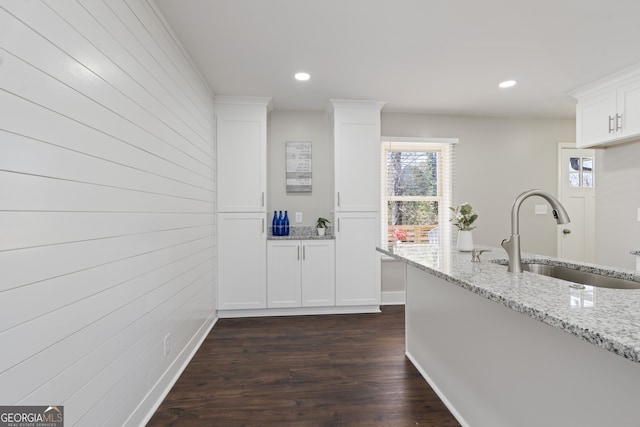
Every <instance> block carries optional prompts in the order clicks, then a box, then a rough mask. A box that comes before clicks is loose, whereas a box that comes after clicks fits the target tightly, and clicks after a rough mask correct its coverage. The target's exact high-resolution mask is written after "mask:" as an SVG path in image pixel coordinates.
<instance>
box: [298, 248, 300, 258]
mask: <svg viewBox="0 0 640 427" xmlns="http://www.w3.org/2000/svg"><path fill="white" fill-rule="evenodd" d="M298 260H300V246H298Z"/></svg>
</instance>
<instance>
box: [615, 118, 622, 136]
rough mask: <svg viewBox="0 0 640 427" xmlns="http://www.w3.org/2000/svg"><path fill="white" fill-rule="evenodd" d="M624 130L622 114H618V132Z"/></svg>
mask: <svg viewBox="0 0 640 427" xmlns="http://www.w3.org/2000/svg"><path fill="white" fill-rule="evenodd" d="M620 130H622V114H616V132H617V131H620Z"/></svg>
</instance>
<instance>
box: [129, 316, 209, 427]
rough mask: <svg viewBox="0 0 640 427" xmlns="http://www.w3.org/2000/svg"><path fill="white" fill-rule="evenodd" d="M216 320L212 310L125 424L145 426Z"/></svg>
mask: <svg viewBox="0 0 640 427" xmlns="http://www.w3.org/2000/svg"><path fill="white" fill-rule="evenodd" d="M217 321H218V317H217V315H216V312H215V311H214V312H213V314H212V316H211V317H210V318H208V319H207V320H206V321H205V322H204V323H203V324H202V326H201V327H200V329H198V331H197V332H196V333H195V334H194V335H193V337H192V338H191V339H190V340H189V342H188V343H187V345H186V346H185V347H184V348H183V349H182V351H181V352H180V354H179V355H178V357H176V359H175V360H174V361H173V363H172V364H171V365H170V366H169V368H167V370H166V371H165V372H164V374H162V376H161V377H160V378H159V379H158V380H157V381H156V383H155V384H154V385H153V387H151V389H150V390H149V392H148V393H147V395H146V396H145V398H144V399H143V400H142V402H140V404H139V405H138V406H137V408H136V409H135V411H133V413H132V414H131V416H130V417H129V418H128V419H127V421H126V422H125V426H145V425H146V424H147V423H148V422H149V420H150V419H151V417H153V414H155V412H156V411H157V410H158V407H159V406H160V404H161V403H162V401H163V400H164V398H165V397H167V394H169V392H170V391H171V389H172V388H173V386H174V385H175V383H176V382H177V381H178V378H180V375H182V372H183V371H184V370H185V369H186V367H187V365H188V364H189V362H191V359H193V356H195V354H196V352H197V351H198V349H199V348H200V346H201V345H202V343H203V341H204V340H205V338H207V335H209V332H210V331H211V329H212V328H213V326H214V325H215V324H216V322H217Z"/></svg>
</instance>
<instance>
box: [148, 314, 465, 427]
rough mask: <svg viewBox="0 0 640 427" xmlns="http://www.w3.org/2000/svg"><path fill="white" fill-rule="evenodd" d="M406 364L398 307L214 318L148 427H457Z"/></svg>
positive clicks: (407, 363) (402, 330)
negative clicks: (354, 312) (360, 311)
mask: <svg viewBox="0 0 640 427" xmlns="http://www.w3.org/2000/svg"><path fill="white" fill-rule="evenodd" d="M459 425H460V424H459V423H458V422H457V421H456V420H455V418H454V417H453V416H452V415H451V414H450V413H449V411H448V410H447V408H446V407H445V406H444V404H443V403H442V402H441V401H440V400H439V399H438V397H437V395H436V394H435V392H433V390H431V388H430V387H429V385H428V384H427V383H426V382H425V380H424V379H423V378H422V377H421V376H420V374H419V373H418V372H417V371H416V369H415V368H414V367H413V365H412V364H411V362H409V361H408V359H407V358H406V357H405V356H404V307H402V306H384V307H383V308H382V314H357V315H332V316H296V317H268V318H248V319H220V320H218V323H217V324H216V326H215V327H214V328H213V330H212V331H211V333H210V334H209V336H208V337H207V339H206V340H205V342H204V343H203V345H202V347H201V348H200V349H199V350H198V352H197V354H196V355H195V357H194V358H193V360H192V361H191V363H190V364H189V366H188V367H187V368H186V369H185V371H184V373H183V374H182V376H181V377H180V379H179V380H178V382H177V383H176V384H175V386H174V387H173V389H172V390H171V392H170V393H169V394H168V395H167V397H166V399H165V400H164V401H163V402H162V404H161V406H160V407H159V408H158V410H157V411H156V413H155V415H154V416H153V418H152V419H151V420H150V422H149V423H148V426H198V427H203V426H224V427H233V426H459Z"/></svg>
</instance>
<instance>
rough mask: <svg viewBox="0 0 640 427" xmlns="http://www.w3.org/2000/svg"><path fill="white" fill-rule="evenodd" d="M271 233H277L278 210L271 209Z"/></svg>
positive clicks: (275, 234)
mask: <svg viewBox="0 0 640 427" xmlns="http://www.w3.org/2000/svg"><path fill="white" fill-rule="evenodd" d="M271 234H272V235H274V236H277V235H278V212H277V211H273V219H272V220H271Z"/></svg>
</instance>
